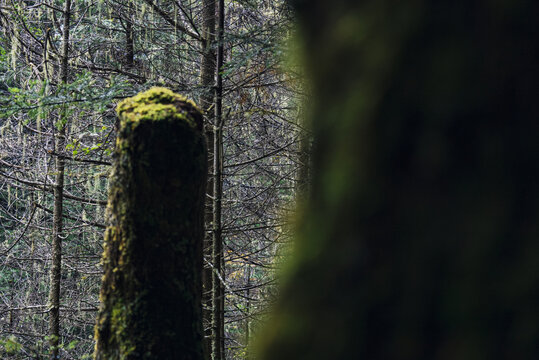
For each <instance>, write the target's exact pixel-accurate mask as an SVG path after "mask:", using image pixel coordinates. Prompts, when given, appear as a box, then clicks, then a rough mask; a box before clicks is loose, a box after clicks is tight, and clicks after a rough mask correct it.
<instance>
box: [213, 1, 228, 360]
mask: <svg viewBox="0 0 539 360" xmlns="http://www.w3.org/2000/svg"><path fill="white" fill-rule="evenodd" d="M224 12H225V10H224V1H223V0H219V1H218V10H217V19H218V26H217V43H218V45H217V81H216V87H215V133H214V138H213V231H212V233H213V244H212V249H213V251H212V262H213V267H214V273H213V279H212V285H213V287H212V310H213V316H212V359H213V360H223V359H224V356H225V352H224V348H225V343H224V307H225V306H224V304H225V291H224V285H223V284H222V283H221V279H224V278H225V277H224V260H223V238H222V227H221V206H222V198H223V179H222V166H223V161H222V160H223V159H222V158H223V154H222V150H223V143H222V142H223V76H222V74H221V71H222V68H223V50H224V48H223V32H224Z"/></svg>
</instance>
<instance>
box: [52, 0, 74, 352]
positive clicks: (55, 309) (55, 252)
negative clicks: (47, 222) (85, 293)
mask: <svg viewBox="0 0 539 360" xmlns="http://www.w3.org/2000/svg"><path fill="white" fill-rule="evenodd" d="M63 15H64V21H63V24H62V25H63V34H62V58H61V64H60V84H65V83H67V78H68V70H69V69H68V55H69V27H70V17H71V0H66V1H65V3H64V11H63ZM66 122H67V119H66V117H65V110H62V111H61V113H60V119H59V125H60V130H59V131H58V135H57V138H56V139H55V151H56V153H57V154H60V153H62V152H63V151H64V150H65V134H66V126H65V124H66ZM64 168H65V162H64V159H63V158H62V157H61V156H57V157H56V179H55V184H54V209H53V223H52V255H51V259H52V260H51V261H52V263H51V270H50V273H49V277H50V280H49V282H50V285H49V286H50V287H49V344H50V347H51V358H52V359H58V358H59V356H58V344H59V341H60V283H61V274H62V231H63V222H62V214H63V204H64Z"/></svg>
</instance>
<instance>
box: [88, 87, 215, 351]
mask: <svg viewBox="0 0 539 360" xmlns="http://www.w3.org/2000/svg"><path fill="white" fill-rule="evenodd" d="M117 111H118V115H119V117H120V121H121V128H120V132H119V135H118V139H117V142H116V150H115V157H116V159H115V163H114V168H113V172H112V175H111V184H110V192H109V205H108V208H107V216H108V223H109V226H108V228H107V231H106V233H105V252H104V257H103V266H104V272H105V275H104V277H103V283H102V288H101V295H100V297H101V307H100V311H99V315H98V320H97V325H96V342H97V343H96V352H95V358H96V359H97V360H111V359H131V360H135V359H156V360H157V359H159V360H161V359H178V360H201V359H203V345H202V340H203V338H202V314H201V312H202V309H201V272H202V242H203V233H204V219H203V218H204V197H205V196H204V194H205V188H206V174H207V158H206V157H207V154H206V143H205V139H204V136H203V134H202V114H201V113H200V111H199V110H198V108H196V106H195V105H194V103H192V102H190V101H188V100H186V99H185V98H183V97H181V96H179V95H176V94H174V93H173V92H171V91H170V90H167V89H164V88H153V89H150V90H148V91H147V92H145V93H141V94H139V95H137V96H135V97H133V98H130V99H126V100H124V101H123V102H121V103H120V104H119V105H118V108H117Z"/></svg>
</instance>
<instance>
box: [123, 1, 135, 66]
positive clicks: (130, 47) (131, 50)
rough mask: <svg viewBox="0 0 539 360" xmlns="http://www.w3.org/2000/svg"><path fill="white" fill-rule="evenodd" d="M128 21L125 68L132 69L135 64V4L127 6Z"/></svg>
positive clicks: (126, 23) (126, 25) (126, 27)
mask: <svg viewBox="0 0 539 360" xmlns="http://www.w3.org/2000/svg"><path fill="white" fill-rule="evenodd" d="M126 17H127V19H125V67H126V68H127V69H131V68H132V67H133V65H134V64H135V39H134V36H133V17H134V9H133V3H132V2H131V1H130V2H129V3H128V4H127V16H126Z"/></svg>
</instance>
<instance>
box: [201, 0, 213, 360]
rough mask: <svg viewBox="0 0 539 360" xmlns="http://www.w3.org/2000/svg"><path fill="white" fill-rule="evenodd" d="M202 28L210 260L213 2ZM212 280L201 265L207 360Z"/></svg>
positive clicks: (206, 6)
mask: <svg viewBox="0 0 539 360" xmlns="http://www.w3.org/2000/svg"><path fill="white" fill-rule="evenodd" d="M202 8H203V10H202V22H203V24H202V26H203V34H202V37H203V41H202V43H201V46H202V56H201V59H200V61H201V65H200V85H201V87H202V93H201V94H200V98H199V105H200V108H201V109H202V112H203V114H204V129H205V130H204V131H205V133H206V137H207V144H208V173H209V174H210V176H209V177H208V182H207V188H206V193H207V194H208V195H209V196H208V198H207V200H206V218H205V229H206V233H205V238H204V257H205V258H206V259H207V260H208V261H210V260H211V258H212V252H213V235H212V232H211V230H213V223H212V222H213V200H212V199H213V197H214V196H213V187H214V181H213V146H214V145H213V142H214V138H213V132H214V124H213V119H214V114H215V111H214V110H215V109H214V105H215V90H214V88H215V74H216V53H215V19H216V16H215V14H216V4H215V0H202ZM212 278H213V271H212V268H211V266H210V265H209V264H204V269H203V273H202V289H203V290H202V291H203V292H202V305H203V313H202V315H203V320H204V323H203V324H204V328H205V331H204V355H205V359H206V360H209V359H211V358H212V356H211V353H212V351H211V340H212V326H211V321H212V314H213V311H212V289H213V285H212Z"/></svg>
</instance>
